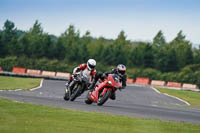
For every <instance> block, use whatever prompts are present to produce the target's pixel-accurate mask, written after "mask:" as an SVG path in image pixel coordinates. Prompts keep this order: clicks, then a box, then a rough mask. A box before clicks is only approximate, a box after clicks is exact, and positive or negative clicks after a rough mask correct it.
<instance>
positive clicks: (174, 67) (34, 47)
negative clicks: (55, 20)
mask: <svg viewBox="0 0 200 133" xmlns="http://www.w3.org/2000/svg"><path fill="white" fill-rule="evenodd" d="M89 58H94V59H95V60H96V61H97V70H100V71H107V70H109V69H111V68H112V67H114V66H116V65H117V64H120V63H122V64H124V65H126V66H127V68H128V76H129V77H133V78H134V77H136V76H148V77H150V78H152V79H161V80H169V81H170V80H174V81H179V82H185V81H187V82H190V83H197V82H200V79H199V78H197V79H195V78H196V77H200V67H199V66H200V47H199V48H193V47H192V43H191V42H190V41H188V40H186V36H185V35H184V34H183V32H182V31H180V32H179V33H178V34H177V36H176V37H175V38H174V39H173V40H172V41H170V42H167V41H166V40H165V36H164V34H163V32H162V31H161V30H160V31H159V32H158V33H157V34H156V35H155V37H154V38H153V40H152V41H151V42H144V41H139V42H138V41H130V40H128V39H127V36H126V34H125V32H124V31H121V32H120V33H119V35H118V36H117V38H116V39H106V38H104V37H99V38H95V37H92V36H91V34H90V32H89V31H87V32H86V33H85V34H83V35H82V36H81V35H80V32H79V30H77V29H75V27H74V26H73V25H70V26H69V27H68V28H67V29H66V30H65V32H64V33H62V34H61V35H60V36H55V35H51V34H48V33H45V32H44V31H43V28H42V25H41V23H39V22H38V21H37V20H36V21H35V23H34V25H33V26H32V27H31V28H30V29H29V30H28V31H23V30H20V29H17V27H15V24H14V22H12V21H9V20H6V21H5V23H4V26H3V28H2V29H0V65H1V66H5V67H6V68H5V69H11V66H12V65H13V63H14V64H15V65H22V66H26V67H27V66H28V68H33V69H34V68H35V69H36V68H37V69H44V68H45V69H48V70H55V71H59V70H60V71H66V72H71V71H72V68H73V67H75V65H77V64H80V63H84V62H86V61H87V60H88V59H89ZM9 62H10V63H9ZM23 62H26V63H23ZM192 74H193V75H192ZM195 74H196V75H195ZM175 75H176V76H175Z"/></svg>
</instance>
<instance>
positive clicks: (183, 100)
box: [163, 93, 190, 106]
mask: <svg viewBox="0 0 200 133" xmlns="http://www.w3.org/2000/svg"><path fill="white" fill-rule="evenodd" d="M163 94H164V95H166V96H169V97H172V98H175V99H177V100H179V101H181V102H184V103H185V104H187V105H188V106H190V104H189V103H188V102H186V101H185V100H183V99H180V98H178V97H175V96H172V95H169V94H167V93H163Z"/></svg>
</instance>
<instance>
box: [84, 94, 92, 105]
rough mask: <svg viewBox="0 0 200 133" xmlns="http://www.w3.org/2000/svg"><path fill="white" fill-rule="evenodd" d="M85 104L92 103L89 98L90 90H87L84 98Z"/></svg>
mask: <svg viewBox="0 0 200 133" xmlns="http://www.w3.org/2000/svg"><path fill="white" fill-rule="evenodd" d="M85 103H86V104H92V101H91V100H90V92H88V94H87V96H86V99H85Z"/></svg>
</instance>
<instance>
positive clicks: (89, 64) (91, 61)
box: [87, 59, 96, 70]
mask: <svg viewBox="0 0 200 133" xmlns="http://www.w3.org/2000/svg"><path fill="white" fill-rule="evenodd" d="M95 66H96V61H95V60H94V59H89V60H88V62H87V68H88V70H92V69H94V68H95Z"/></svg>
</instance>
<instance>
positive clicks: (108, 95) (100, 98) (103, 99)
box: [97, 90, 111, 106]
mask: <svg viewBox="0 0 200 133" xmlns="http://www.w3.org/2000/svg"><path fill="white" fill-rule="evenodd" d="M110 95H111V91H110V90H107V91H106V93H105V94H104V95H103V96H102V97H99V100H98V101H97V105H99V106H101V105H103V104H104V103H105V102H106V101H107V100H108V98H109V97H110Z"/></svg>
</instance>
